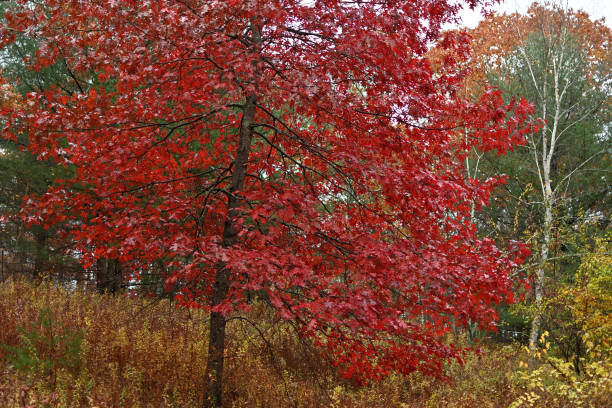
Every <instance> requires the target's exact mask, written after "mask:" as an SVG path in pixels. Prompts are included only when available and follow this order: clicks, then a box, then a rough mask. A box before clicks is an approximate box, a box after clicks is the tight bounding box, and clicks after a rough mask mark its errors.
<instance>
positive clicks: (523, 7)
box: [462, 0, 612, 28]
mask: <svg viewBox="0 0 612 408" xmlns="http://www.w3.org/2000/svg"><path fill="white" fill-rule="evenodd" d="M557 1H558V2H561V4H563V6H566V5H567V6H568V7H569V8H572V9H575V10H578V9H582V10H584V11H586V12H587V13H588V14H589V15H590V16H591V18H592V19H599V18H602V17H604V18H605V19H606V24H607V25H608V27H612V0H557ZM533 2H534V0H502V3H501V4H499V5H497V6H496V7H494V9H495V10H496V11H498V12H502V13H513V12H515V11H518V12H520V13H525V12H526V11H527V9H528V8H529V5H530V4H531V3H533ZM462 18H463V25H465V26H467V27H470V28H473V27H476V25H477V24H478V22H479V21H480V20H482V15H481V14H480V13H479V12H478V11H471V10H467V11H464V12H463V13H462Z"/></svg>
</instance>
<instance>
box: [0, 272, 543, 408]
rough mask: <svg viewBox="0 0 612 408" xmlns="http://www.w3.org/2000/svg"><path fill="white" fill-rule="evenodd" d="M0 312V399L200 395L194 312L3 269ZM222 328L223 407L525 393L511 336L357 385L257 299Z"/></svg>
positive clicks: (185, 399)
mask: <svg viewBox="0 0 612 408" xmlns="http://www.w3.org/2000/svg"><path fill="white" fill-rule="evenodd" d="M0 322H1V326H0V344H3V345H4V347H1V348H0V407H6V408H13V407H27V406H29V407H98V408H102V407H155V408H157V407H181V408H184V407H196V406H202V404H203V390H204V389H205V384H204V372H205V368H206V350H207V346H208V345H207V315H206V314H205V313H204V312H202V311H198V310H186V309H180V308H176V307H174V306H173V305H172V303H171V302H169V301H168V300H151V299H129V298H126V297H118V296H115V297H113V296H107V295H98V294H93V293H90V292H86V291H84V290H80V289H79V288H76V289H72V290H68V289H66V288H63V287H61V286H58V285H57V284H54V283H51V282H45V283H42V284H40V285H38V286H34V285H33V284H31V283H28V282H26V281H10V280H9V281H7V282H4V283H1V284H0ZM228 332H229V333H228V347H227V354H226V371H225V381H224V393H225V402H226V404H227V406H228V407H309V408H310V407H364V408H365V407H368V408H370V407H373V408H376V407H385V408H390V407H401V408H417V407H418V408H421V407H436V408H437V407H508V406H509V405H510V404H512V402H513V401H516V400H517V399H518V398H519V397H520V396H521V395H522V394H523V393H524V392H525V389H523V388H521V386H520V384H519V382H518V381H516V375H515V372H517V371H518V368H519V363H520V362H521V361H522V359H524V358H525V356H524V353H523V352H522V351H521V350H520V348H519V347H515V346H505V347H501V346H495V345H490V346H487V347H485V348H486V349H487V350H485V352H484V353H482V354H477V353H473V352H471V353H468V354H466V356H465V361H464V364H463V365H460V364H458V363H452V364H449V365H448V366H447V367H446V369H445V370H446V374H447V375H448V376H449V377H450V378H451V379H452V381H450V382H443V381H440V380H436V379H432V378H427V377H424V376H422V375H421V374H418V373H415V374H413V375H411V376H407V377H406V376H398V375H391V376H390V377H389V378H387V379H386V380H384V381H381V382H378V383H374V384H369V385H366V386H364V387H356V386H354V385H353V384H351V383H349V382H346V381H344V380H342V379H340V378H339V377H338V376H336V375H335V373H334V370H333V368H332V366H331V364H329V363H328V362H327V360H326V359H325V357H324V356H323V355H321V354H320V353H318V352H317V351H316V350H315V349H313V348H311V347H309V346H308V344H306V343H304V342H302V341H300V340H299V338H298V337H297V336H296V335H295V333H294V331H293V329H292V328H291V326H290V325H288V324H287V323H284V322H282V321H279V320H278V319H276V318H275V317H274V316H273V315H272V314H271V313H270V312H269V311H268V310H267V309H265V308H264V307H254V308H253V310H252V311H251V312H250V313H249V314H248V315H245V316H235V317H233V318H232V319H231V320H230V322H229V326H228ZM540 402H541V406H542V407H545V406H547V405H546V399H545V398H542V399H540Z"/></svg>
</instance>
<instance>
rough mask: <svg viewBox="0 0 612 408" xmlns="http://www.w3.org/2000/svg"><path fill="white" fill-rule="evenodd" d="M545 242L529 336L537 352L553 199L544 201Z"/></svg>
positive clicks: (541, 255)
mask: <svg viewBox="0 0 612 408" xmlns="http://www.w3.org/2000/svg"><path fill="white" fill-rule="evenodd" d="M544 205H545V214H544V240H543V242H542V248H541V252H540V265H539V266H538V270H537V271H536V276H535V283H534V292H535V313H534V316H533V321H532V324H531V334H530V335H529V349H530V350H531V351H533V350H535V348H536V346H537V344H538V337H539V336H540V328H541V326H542V303H543V298H544V271H545V270H546V263H547V262H548V252H549V248H550V236H551V232H552V202H551V197H546V198H545V200H544Z"/></svg>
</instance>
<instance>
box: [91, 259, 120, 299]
mask: <svg viewBox="0 0 612 408" xmlns="http://www.w3.org/2000/svg"><path fill="white" fill-rule="evenodd" d="M122 284H123V270H122V268H121V263H119V261H117V260H115V259H99V260H98V262H97V263H96V289H97V290H98V292H99V293H102V294H104V293H110V294H115V293H119V292H120V291H121V287H122Z"/></svg>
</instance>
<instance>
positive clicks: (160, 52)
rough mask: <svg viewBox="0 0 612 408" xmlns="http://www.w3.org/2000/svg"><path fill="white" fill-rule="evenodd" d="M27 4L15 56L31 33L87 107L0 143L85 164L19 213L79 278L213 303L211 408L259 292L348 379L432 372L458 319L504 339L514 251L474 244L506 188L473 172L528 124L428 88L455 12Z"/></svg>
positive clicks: (490, 97)
mask: <svg viewBox="0 0 612 408" xmlns="http://www.w3.org/2000/svg"><path fill="white" fill-rule="evenodd" d="M20 3H24V6H23V7H21V8H18V9H15V10H14V11H13V12H12V13H10V14H9V15H7V25H6V26H5V27H3V32H2V35H3V37H2V39H3V41H4V43H5V44H6V43H8V42H10V41H12V40H13V39H14V38H15V33H17V32H19V33H25V34H27V35H31V36H35V37H37V38H39V39H40V41H41V47H40V50H39V52H38V55H37V59H36V61H33V64H34V68H37V67H41V66H44V65H46V64H51V63H53V62H55V61H58V60H63V61H64V62H65V63H66V66H67V67H69V71H70V73H71V75H72V78H73V80H74V81H75V83H76V84H77V85H78V88H79V89H80V90H81V92H79V93H78V94H72V95H69V94H66V93H65V92H62V91H61V90H60V89H48V90H47V91H45V92H41V93H32V94H29V95H28V96H27V100H26V101H24V103H23V105H19V106H16V107H13V108H5V109H4V110H3V116H4V118H5V127H4V134H5V136H6V137H15V136H16V135H17V134H19V133H27V135H28V137H29V140H30V142H31V143H30V145H29V148H30V149H31V150H32V151H34V152H35V153H37V154H39V155H40V157H42V158H46V159H50V160H54V161H57V162H58V163H61V164H63V165H66V166H70V167H72V168H74V176H73V177H72V178H70V179H66V180H57V181H56V185H55V186H54V187H53V188H52V189H50V190H49V191H48V192H47V193H46V194H44V195H42V196H37V197H30V199H29V200H28V201H27V203H26V206H25V210H24V211H25V214H27V217H28V220H29V221H30V222H42V223H45V224H52V223H56V222H58V221H62V222H63V223H67V224H70V225H71V226H72V230H73V231H72V232H73V234H74V238H75V239H76V242H77V243H78V250H79V251H80V252H81V253H82V254H83V259H84V262H90V263H91V262H93V261H94V260H95V259H98V258H101V257H104V258H108V259H117V260H119V261H121V262H124V263H130V264H131V265H134V267H137V266H138V265H140V267H142V268H146V267H147V265H150V264H151V263H153V262H163V263H165V265H166V268H167V270H168V275H167V284H168V285H175V286H176V287H178V288H180V289H179V291H178V295H177V300H178V301H179V302H181V304H184V305H186V306H197V307H207V308H210V311H211V324H210V345H209V368H208V372H209V378H208V383H209V390H208V398H209V401H208V403H209V404H211V405H215V406H216V405H219V404H220V400H221V379H222V373H223V372H222V369H223V348H224V336H225V325H226V316H227V315H228V314H229V313H232V312H233V311H236V310H239V309H243V308H248V301H247V299H248V298H249V297H250V295H249V294H253V293H256V294H257V296H259V297H260V298H261V299H264V300H265V301H266V302H268V303H269V304H270V305H272V306H273V307H274V308H275V310H276V311H277V312H278V313H279V315H280V316H282V317H283V318H284V319H291V320H293V321H294V322H296V323H297V325H298V326H299V327H300V328H301V333H302V335H304V336H309V337H311V338H312V339H314V341H315V342H316V343H317V344H318V345H319V346H320V347H322V348H324V349H327V350H329V351H331V355H333V356H334V358H335V360H336V362H337V364H338V367H339V369H340V371H341V373H342V374H343V375H345V376H346V377H351V378H354V379H356V380H362V379H367V378H374V379H375V378H380V377H381V376H384V375H385V374H387V373H388V372H389V371H390V370H396V371H399V372H401V373H408V372H412V371H414V370H421V371H423V372H425V373H428V374H439V373H440V372H441V367H442V361H443V360H445V359H447V358H450V357H459V355H460V351H459V350H456V349H454V348H452V347H448V346H446V345H443V344H442V342H441V341H440V335H441V334H442V333H443V332H444V331H445V330H447V328H448V325H449V324H450V322H451V321H454V322H456V323H458V324H462V323H465V322H466V321H468V319H470V320H472V321H477V322H479V323H480V324H481V325H482V326H483V327H487V328H491V327H493V323H494V320H495V318H496V314H495V310H494V307H493V306H494V305H495V304H496V303H499V302H500V301H503V300H507V299H509V298H510V297H511V296H512V292H511V282H510V281H509V278H508V272H509V271H510V270H512V269H513V268H514V266H515V265H516V264H517V263H518V262H520V261H521V260H522V257H523V255H524V254H523V253H522V251H521V250H520V247H517V248H514V249H511V250H509V251H505V250H504V251H502V250H500V249H498V248H497V247H496V246H495V245H494V243H493V242H492V241H491V240H488V239H479V238H478V237H476V234H475V228H474V225H472V223H471V221H470V217H469V215H470V208H471V206H472V203H474V202H475V203H476V205H477V206H481V205H484V204H485V203H486V201H487V198H488V195H489V193H490V191H491V189H492V188H493V187H494V186H495V185H496V184H498V183H500V182H501V179H499V178H497V179H489V180H486V181H483V180H476V179H467V178H466V177H465V176H464V174H465V172H464V168H463V165H462V163H463V159H464V158H465V155H466V154H467V152H469V151H470V149H472V148H473V147H477V148H480V149H483V150H491V149H497V150H498V151H499V152H500V153H501V152H503V151H504V150H506V149H507V148H509V147H511V146H512V145H513V144H515V143H518V142H520V141H521V140H522V133H523V132H524V131H525V128H524V127H523V120H524V118H525V115H526V114H527V112H528V110H529V108H528V106H527V105H526V104H525V103H523V102H521V103H513V104H511V105H504V104H503V102H502V100H501V98H500V96H499V94H498V93H495V92H489V93H486V94H485V95H484V96H483V98H482V99H481V100H480V101H479V102H478V103H470V102H468V101H465V100H461V99H460V98H458V97H457V96H456V94H455V91H456V89H457V87H458V86H459V85H458V84H459V82H460V80H461V78H462V76H461V74H460V72H455V71H454V70H453V69H452V66H451V65H449V66H448V67H447V69H445V70H444V72H443V73H442V74H440V73H437V74H433V73H432V69H431V67H430V63H429V62H428V60H427V57H426V53H427V51H428V47H431V46H432V44H434V43H436V44H438V46H440V47H446V48H454V49H456V50H457V51H458V52H456V54H461V55H464V54H465V44H464V39H462V38H461V37H453V36H452V35H448V36H446V37H445V38H443V40H442V41H438V40H439V38H440V26H441V24H443V23H445V22H447V21H449V20H451V19H453V18H454V16H455V14H456V12H457V11H458V9H459V6H457V5H456V4H455V3H454V2H450V1H447V0H409V1H396V0H384V1H383V0H377V1H341V0H316V1H299V0H265V1H257V0H250V1H236V0H234V1H204V0H180V1H179V0H175V1H173V0H163V1H161V0H157V1H151V0H149V1H147V0H141V1H135V0H90V1H79V0H72V1H65V0H62V1H58V0H46V1H45V2H43V3H44V4H41V3H35V4H33V3H29V2H27V1H22V2H20ZM26 3H27V4H26ZM474 3H476V1H475V0H474V1H470V4H471V5H472V6H473V5H474ZM451 62H453V61H447V63H448V64H450V63H451ZM21 106H23V107H24V108H21ZM466 129H469V132H468V135H469V136H467V137H466V136H465V134H466V132H465V131H466Z"/></svg>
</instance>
